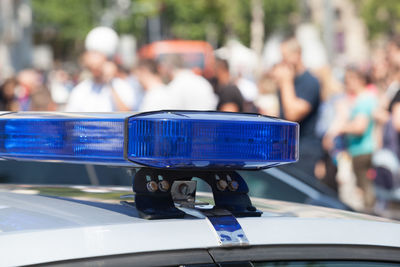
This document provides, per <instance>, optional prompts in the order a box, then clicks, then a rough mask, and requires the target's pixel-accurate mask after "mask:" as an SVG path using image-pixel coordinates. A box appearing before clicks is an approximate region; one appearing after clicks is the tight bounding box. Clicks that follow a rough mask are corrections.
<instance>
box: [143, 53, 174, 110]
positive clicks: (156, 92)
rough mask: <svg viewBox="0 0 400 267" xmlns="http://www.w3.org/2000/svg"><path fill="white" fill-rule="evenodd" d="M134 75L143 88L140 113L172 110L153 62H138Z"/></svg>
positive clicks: (145, 60) (148, 60) (155, 64)
mask: <svg viewBox="0 0 400 267" xmlns="http://www.w3.org/2000/svg"><path fill="white" fill-rule="evenodd" d="M136 74H137V77H138V79H139V82H140V83H141V85H142V86H143V88H144V97H143V101H142V102H141V104H140V106H139V111H140V112H145V111H154V110H162V109H171V108H172V103H171V102H172V99H170V98H171V96H170V94H169V93H168V91H167V87H166V86H165V84H164V83H163V81H162V79H161V76H160V74H159V72H158V65H157V62H156V61H155V60H152V59H143V60H140V61H139V64H138V66H137V68H136Z"/></svg>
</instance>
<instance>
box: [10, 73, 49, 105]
mask: <svg viewBox="0 0 400 267" xmlns="http://www.w3.org/2000/svg"><path fill="white" fill-rule="evenodd" d="M17 80H18V85H19V86H18V87H17V91H16V93H17V98H18V102H19V108H20V110H21V111H28V110H30V107H31V96H32V95H33V94H35V93H36V92H37V91H39V90H41V89H42V87H43V81H42V77H41V76H40V74H39V73H38V72H37V71H36V70H34V69H25V70H22V71H21V72H19V73H18V76H17Z"/></svg>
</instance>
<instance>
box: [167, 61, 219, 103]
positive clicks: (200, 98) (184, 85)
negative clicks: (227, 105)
mask: <svg viewBox="0 0 400 267" xmlns="http://www.w3.org/2000/svg"><path fill="white" fill-rule="evenodd" d="M160 70H161V74H162V76H163V79H164V80H168V81H170V82H169V83H168V88H167V89H168V94H169V95H170V98H169V101H170V103H169V104H168V105H169V106H170V108H171V109H179V110H189V109H191V110H215V108H216V105H217V97H216V95H215V94H214V91H213V89H212V86H211V84H210V83H209V82H208V81H207V80H206V79H205V78H203V77H202V76H200V75H197V74H195V73H194V72H193V71H192V70H191V69H189V68H186V67H185V66H184V61H183V58H182V57H181V56H180V55H169V56H166V57H164V58H163V60H162V61H161V62H160Z"/></svg>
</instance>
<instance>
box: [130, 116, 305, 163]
mask: <svg viewBox="0 0 400 267" xmlns="http://www.w3.org/2000/svg"><path fill="white" fill-rule="evenodd" d="M298 131H299V128H298V124H297V123H292V122H287V121H282V120H278V119H274V118H269V117H264V116H259V115H252V114H236V113H217V112H174V113H148V114H141V115H138V116H134V117H132V118H130V119H129V122H128V133H129V134H128V135H129V141H128V153H127V155H128V159H129V160H131V161H133V162H137V163H140V164H143V165H147V166H152V167H157V168H207V169H221V168H232V169H256V168H265V167H270V166H275V165H279V164H282V163H287V162H294V161H296V160H297V158H298V143H297V139H298Z"/></svg>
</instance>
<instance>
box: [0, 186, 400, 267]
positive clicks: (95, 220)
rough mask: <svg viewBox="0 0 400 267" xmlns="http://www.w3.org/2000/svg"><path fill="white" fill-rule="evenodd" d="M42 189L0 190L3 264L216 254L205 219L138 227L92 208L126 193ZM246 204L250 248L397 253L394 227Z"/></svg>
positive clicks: (126, 213)
mask: <svg viewBox="0 0 400 267" xmlns="http://www.w3.org/2000/svg"><path fill="white" fill-rule="evenodd" d="M43 188H44V190H43ZM46 188H47V192H49V190H48V189H49V188H54V187H26V186H3V187H0V247H1V248H2V264H4V265H24V264H35V263H36V264H38V263H45V262H53V261H62V260H69V259H79V258H88V257H97V256H105V255H115V254H127V253H138V252H149V251H166V250H180V249H196V248H213V247H219V246H220V243H219V242H218V238H217V236H216V232H215V231H214V230H213V228H212V227H211V226H210V224H209V222H208V221H207V220H206V219H204V218H193V217H187V218H184V219H166V220H144V219H141V218H139V217H138V214H137V211H136V210H135V209H134V208H132V207H128V206H124V205H120V204H119V203H118V202H115V201H114V202H112V201H110V200H108V199H107V200H106V201H105V202H104V201H102V202H100V201H98V199H99V198H104V195H103V194H104V192H107V194H110V195H111V196H113V197H114V198H117V200H118V194H117V192H119V194H124V193H126V192H127V191H128V190H129V188H119V189H118V190H111V189H109V188H93V187H81V188H78V189H77V188H71V187H63V188H62V187H60V188H59V189H60V192H64V191H62V190H67V191H65V192H68V190H70V191H69V192H70V193H71V192H76V190H78V191H82V192H83V194H81V195H78V199H77V198H71V196H68V193H65V192H64V194H61V195H67V196H68V197H67V198H65V197H56V196H43V195H38V194H39V193H41V194H43V192H46ZM74 190H75V191H74ZM50 191H51V190H50ZM84 192H86V195H85V194H84ZM96 192H97V193H96ZM74 194H75V193H74ZM90 197H91V198H90ZM93 197H94V198H95V199H97V200H96V201H94V200H93V199H92V198H93ZM252 201H253V204H255V206H257V208H259V209H261V210H262V211H263V212H264V213H263V215H262V217H252V218H238V219H237V220H238V222H239V223H240V225H241V226H242V229H243V230H244V232H245V234H246V236H247V238H248V240H249V244H250V245H279V244H335V245H373V246H387V247H397V248H400V239H399V238H398V237H399V236H400V224H398V223H397V222H394V221H390V220H386V219H382V218H378V217H372V216H367V215H362V214H357V213H350V212H345V211H341V210H333V209H327V208H321V207H314V206H307V205H301V204H294V203H286V202H280V201H270V200H264V199H252ZM66 248H67V249H66ZM22 251H23V253H21V252H22ZM16 255H18V256H16Z"/></svg>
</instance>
